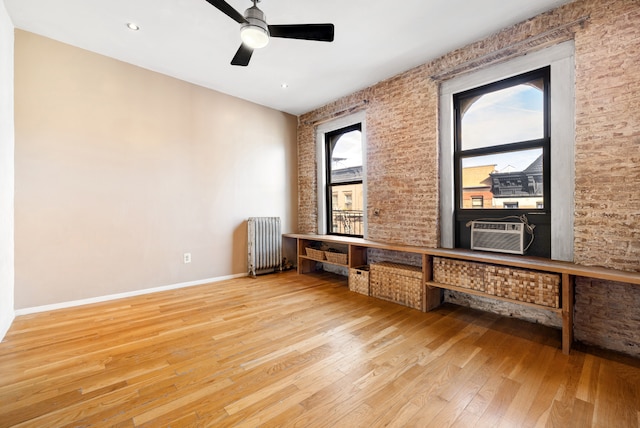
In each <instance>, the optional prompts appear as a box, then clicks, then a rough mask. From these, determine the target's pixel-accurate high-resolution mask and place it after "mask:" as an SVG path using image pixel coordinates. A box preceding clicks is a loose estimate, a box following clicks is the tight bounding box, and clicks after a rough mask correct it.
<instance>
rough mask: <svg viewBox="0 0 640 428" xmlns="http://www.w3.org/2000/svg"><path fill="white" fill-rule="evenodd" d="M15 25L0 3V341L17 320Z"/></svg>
mask: <svg viewBox="0 0 640 428" xmlns="http://www.w3.org/2000/svg"><path fill="white" fill-rule="evenodd" d="M13 153H14V131H13V24H12V23H11V20H10V19H9V15H8V14H7V11H6V9H5V7H4V3H3V2H0V340H2V338H3V337H4V335H5V333H6V331H7V330H8V329H9V326H10V325H11V321H12V320H13V317H14V310H13V308H14V306H13V295H14V284H13V283H14V264H13V257H14V250H13V223H14V214H13V209H14V199H13V195H14V165H13Z"/></svg>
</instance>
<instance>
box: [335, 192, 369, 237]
mask: <svg viewBox="0 0 640 428" xmlns="http://www.w3.org/2000/svg"><path fill="white" fill-rule="evenodd" d="M331 189H332V194H333V195H334V197H333V207H332V213H331V232H332V233H343V234H347V235H362V234H363V230H362V214H363V206H362V183H359V184H345V185H337V186H331Z"/></svg>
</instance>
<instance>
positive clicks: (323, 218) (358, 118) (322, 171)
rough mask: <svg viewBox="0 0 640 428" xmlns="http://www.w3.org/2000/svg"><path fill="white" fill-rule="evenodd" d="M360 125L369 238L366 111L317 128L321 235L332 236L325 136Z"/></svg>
mask: <svg viewBox="0 0 640 428" xmlns="http://www.w3.org/2000/svg"><path fill="white" fill-rule="evenodd" d="M357 123H359V124H360V127H361V133H362V206H363V212H362V232H363V235H362V236H363V238H365V239H366V238H367V228H368V221H367V152H366V148H367V143H366V135H367V123H366V111H365V110H364V109H362V110H360V111H356V112H353V113H351V114H348V115H345V116H342V117H340V118H337V119H333V120H331V121H327V122H324V123H320V124H318V125H317V126H316V128H315V141H316V159H317V162H316V168H317V170H316V174H317V175H316V176H317V180H316V186H317V190H316V195H317V230H318V234H319V235H328V234H332V233H330V232H331V231H330V230H328V226H327V225H328V221H327V194H326V182H327V171H326V168H325V165H326V159H327V156H328V154H327V153H326V149H325V135H326V134H327V133H329V132H332V131H335V130H338V129H341V128H345V127H347V126H350V125H354V124H357Z"/></svg>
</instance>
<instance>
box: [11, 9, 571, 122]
mask: <svg viewBox="0 0 640 428" xmlns="http://www.w3.org/2000/svg"><path fill="white" fill-rule="evenodd" d="M569 1H570V0H404V1H401V2H400V1H399V2H397V3H396V4H395V6H394V5H393V2H390V1H388V0H367V1H365V0H316V1H311V0H289V1H285V0H263V1H262V2H260V3H259V5H258V6H259V7H260V8H261V9H262V10H263V11H264V13H265V14H266V17H267V22H268V23H269V24H309V23H333V24H334V25H335V41H334V42H333V43H326V42H314V41H306V40H292V39H280V38H278V39H276V38H273V39H271V42H270V43H269V45H268V46H267V47H266V48H264V49H261V50H259V51H255V52H254V54H253V57H252V58H251V63H250V64H249V66H248V67H237V66H232V65H230V61H231V58H232V57H233V55H234V54H235V52H236V50H237V49H238V47H239V45H240V36H239V24H237V23H236V22H235V21H233V20H232V19H231V18H229V17H227V16H226V15H224V14H223V13H222V12H220V11H219V10H217V9H216V8H214V7H213V6H211V5H210V4H209V3H207V2H206V1H205V0H4V3H5V6H6V9H7V11H8V12H9V15H10V17H11V19H12V20H13V23H14V25H15V26H16V27H17V28H20V29H23V30H27V31H30V32H33V33H36V34H40V35H43V36H46V37H49V38H52V39H55V40H59V41H61V42H64V43H68V44H70V45H73V46H77V47H80V48H83V49H87V50H90V51H93V52H97V53H100V54H103V55H106V56H109V57H113V58H116V59H119V60H122V61H125V62H128V63H131V64H135V65H138V66H140V67H144V68H147V69H150V70H154V71H157V72H159V73H163V74H167V75H169V76H173V77H176V78H179V79H182V80H185V81H188V82H192V83H195V84H197V85H201V86H204V87H207V88H211V89H215V90H217V91H220V92H224V93H227V94H230V95H233V96H236V97H239V98H243V99H246V100H249V101H253V102H255V103H258V104H262V105H265V106H268V107H272V108H274V109H277V110H281V111H284V112H288V113H291V114H294V115H299V114H302V113H305V112H308V111H310V110H313V109H315V108H317V107H320V106H322V105H324V104H326V103H328V102H331V101H333V100H335V99H337V98H340V97H342V96H344V95H348V94H351V93H353V92H355V91H357V90H359V89H362V88H366V87H368V86H371V85H373V84H375V83H377V82H379V81H381V80H384V79H386V78H389V77H391V76H394V75H396V74H398V73H400V72H403V71H406V70H408V69H411V68H413V67H415V66H417V65H420V64H423V63H425V62H428V61H429V60H431V59H434V58H437V57H439V56H441V55H443V54H445V53H447V52H449V51H451V50H454V49H456V48H459V47H462V46H464V45H466V44H468V43H470V42H473V41H476V40H479V39H481V38H483V37H485V36H487V35H489V34H491V33H494V32H496V31H498V30H500V29H502V28H505V27H508V26H510V25H512V24H515V23H517V22H520V21H523V20H525V19H528V18H530V17H532V16H535V15H537V14H539V13H541V12H544V11H546V10H549V9H552V8H554V7H556V6H559V5H561V4H564V3H568V2H569ZM227 2H228V3H229V4H230V5H231V6H233V7H234V8H235V9H236V10H238V11H239V12H240V13H243V12H244V10H245V9H246V8H248V7H250V6H251V1H250V0H227ZM127 22H135V23H137V24H138V25H140V27H141V30H140V31H137V32H133V31H131V30H129V29H128V28H127V27H126V25H125V24H126V23H127ZM282 83H287V84H288V85H289V86H288V88H286V89H283V88H282V87H281V85H282Z"/></svg>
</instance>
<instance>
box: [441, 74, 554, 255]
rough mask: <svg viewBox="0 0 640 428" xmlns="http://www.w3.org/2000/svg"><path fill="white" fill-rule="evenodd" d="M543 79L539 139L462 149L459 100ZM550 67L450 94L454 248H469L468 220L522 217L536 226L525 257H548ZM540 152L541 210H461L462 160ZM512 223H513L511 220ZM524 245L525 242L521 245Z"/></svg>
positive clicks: (549, 214) (549, 250)
mask: <svg viewBox="0 0 640 428" xmlns="http://www.w3.org/2000/svg"><path fill="white" fill-rule="evenodd" d="M539 78H542V79H543V137H542V138H540V139H534V140H526V141H516V142H512V143H507V144H500V145H494V146H488V147H481V148H475V149H467V150H463V149H462V129H461V128H462V127H461V122H462V114H461V108H460V103H461V101H462V100H465V99H468V98H471V97H479V96H482V95H485V94H487V93H490V92H494V91H497V90H501V89H505V88H508V87H512V86H517V85H519V84H522V83H525V82H529V81H531V80H535V79H539ZM550 94H551V67H550V66H546V67H542V68H539V69H537V70H533V71H529V72H526V73H522V74H519V75H517V76H513V77H509V78H506V79H503V80H499V81H496V82H493V83H489V84H486V85H482V86H479V87H476V88H473V89H470V90H467V91H463V92H459V93H456V94H454V95H453V111H454V137H453V138H454V171H453V178H454V242H455V247H456V248H470V242H469V241H470V238H469V236H470V231H468V228H467V227H466V225H467V223H468V222H469V221H472V220H478V219H483V220H490V219H494V220H500V219H503V218H505V217H509V216H514V217H513V218H515V217H516V216H517V217H520V216H522V215H526V216H527V218H528V220H529V222H530V223H532V224H535V225H536V229H535V230H534V233H535V240H534V244H533V245H532V247H531V248H530V250H529V252H528V253H527V254H528V255H535V256H540V257H546V258H551V209H552V207H551V95H550ZM540 148H541V149H542V163H543V168H542V169H543V204H544V208H509V209H507V208H504V209H495V208H463V207H462V200H463V199H462V198H463V188H462V160H463V159H464V158H467V157H476V156H484V155H492V154H500V153H506V152H513V151H521V150H527V149H540ZM511 221H513V220H511ZM525 245H526V242H525Z"/></svg>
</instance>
